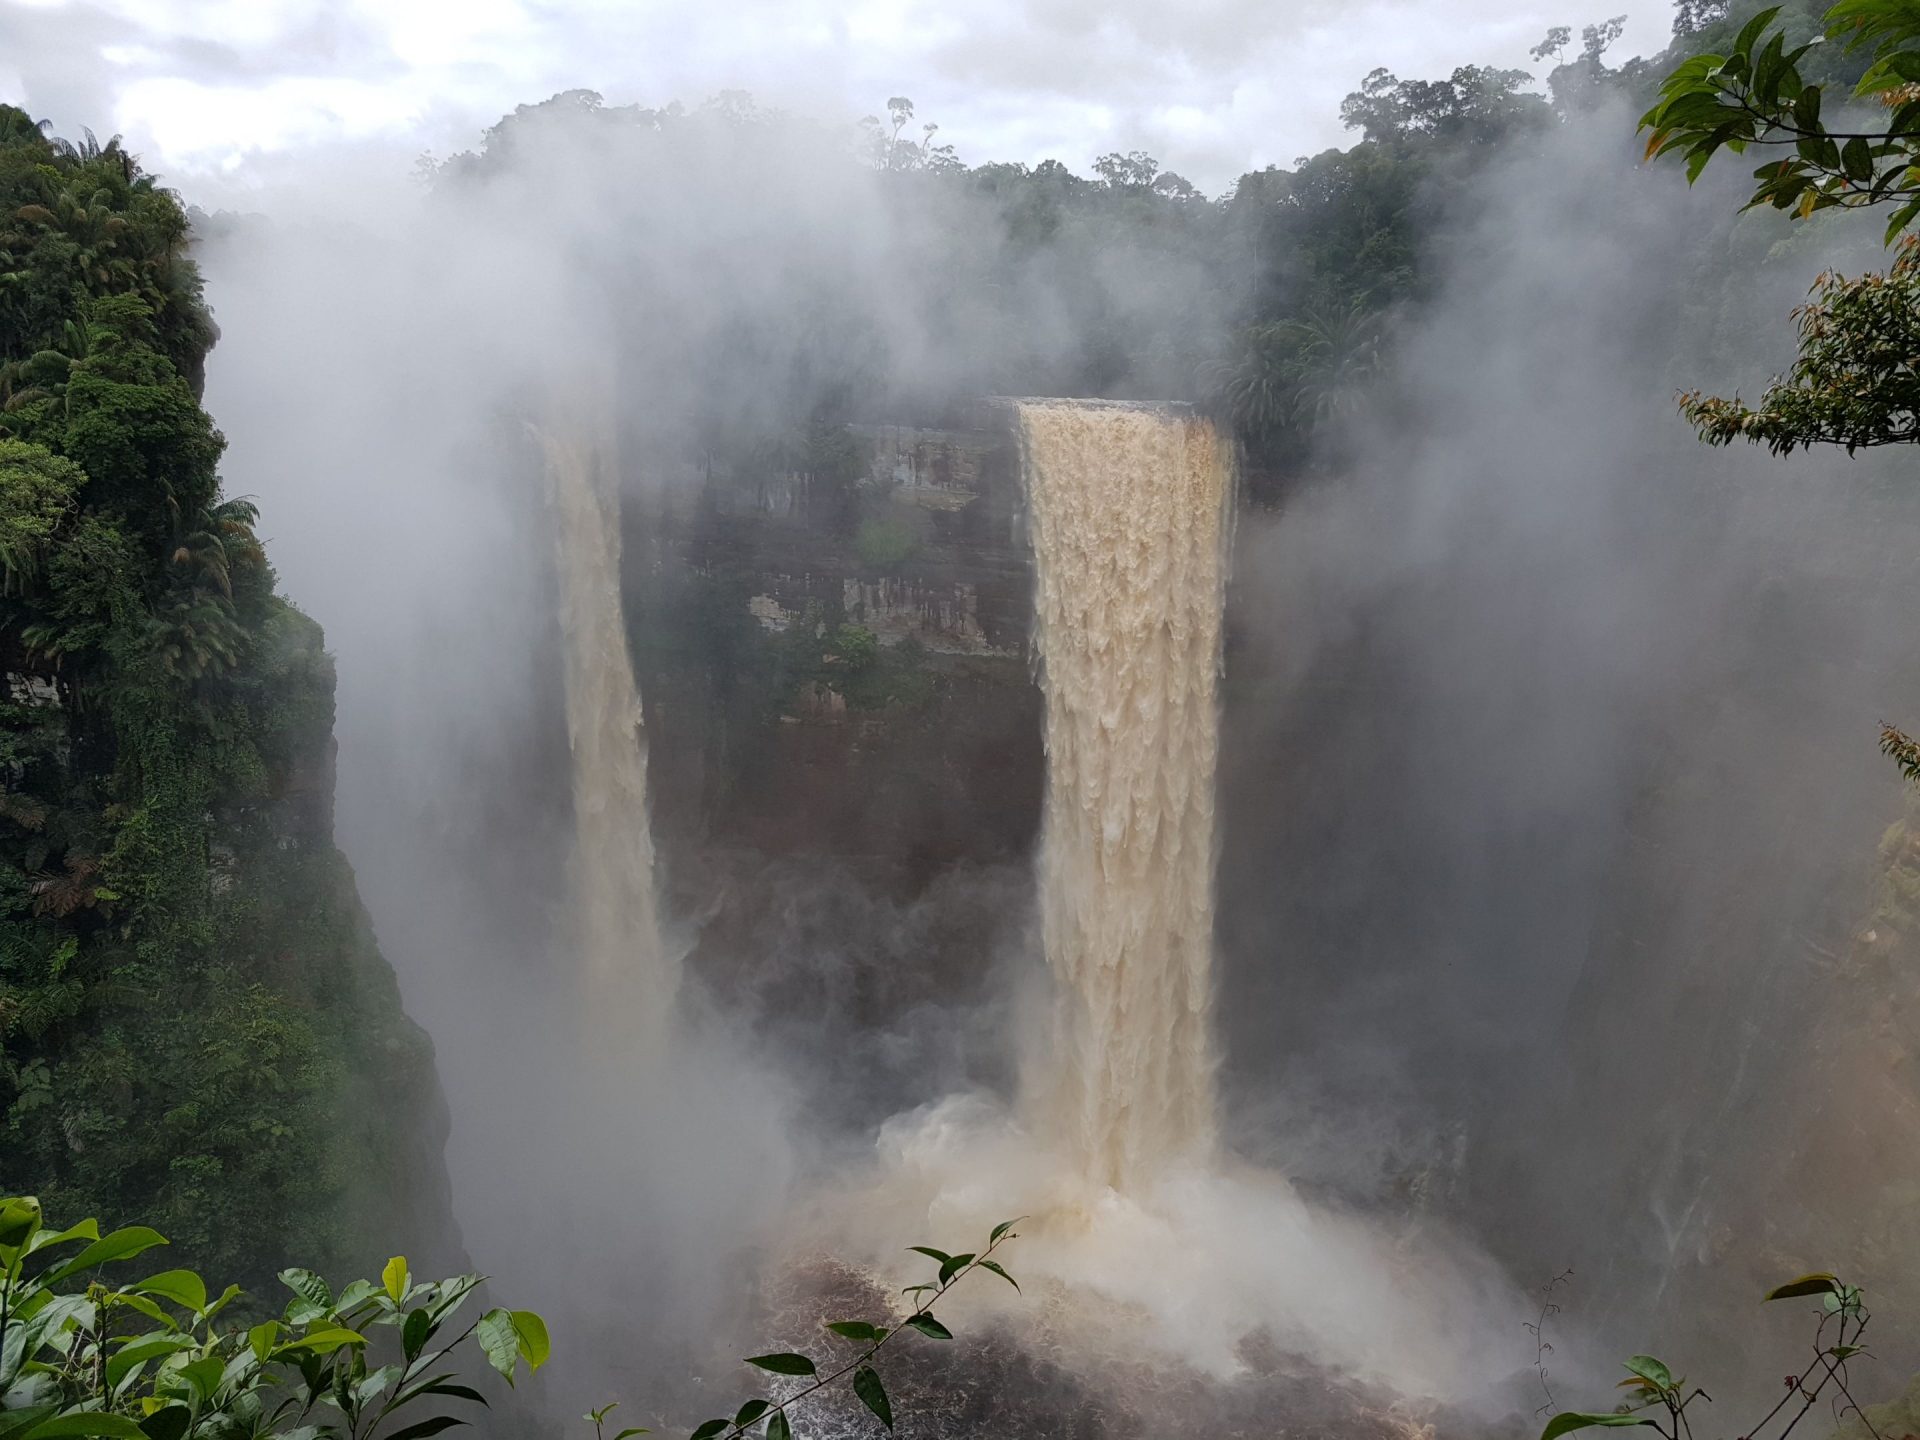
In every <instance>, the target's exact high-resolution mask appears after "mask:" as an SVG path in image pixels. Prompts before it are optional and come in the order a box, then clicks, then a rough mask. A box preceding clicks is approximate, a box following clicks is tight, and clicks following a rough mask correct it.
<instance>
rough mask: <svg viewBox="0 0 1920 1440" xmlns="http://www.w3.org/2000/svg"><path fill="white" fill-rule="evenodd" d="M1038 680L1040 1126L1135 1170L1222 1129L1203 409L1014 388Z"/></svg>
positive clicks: (1221, 529) (1224, 515)
mask: <svg viewBox="0 0 1920 1440" xmlns="http://www.w3.org/2000/svg"><path fill="white" fill-rule="evenodd" d="M1018 414H1019V424H1020V434H1021V440H1022V445H1023V450H1024V456H1025V463H1026V471H1027V484H1028V491H1029V506H1030V514H1031V529H1032V535H1033V548H1034V558H1035V562H1036V571H1037V582H1036V605H1035V611H1036V613H1035V630H1034V633H1035V643H1036V646H1037V649H1038V652H1039V659H1040V665H1041V672H1040V673H1041V684H1042V687H1043V689H1044V692H1045V695H1046V748H1047V790H1046V800H1045V811H1044V821H1043V831H1042V838H1041V851H1040V906H1041V928H1042V935H1043V940H1044V944H1045V949H1046V956H1047V963H1048V965H1049V967H1050V968H1051V970H1052V971H1053V974H1054V976H1055V980H1056V989H1057V992H1058V998H1057V1000H1056V1009H1055V1019H1054V1031H1053V1034H1052V1036H1051V1042H1052V1043H1051V1046H1050V1048H1049V1051H1048V1055H1047V1057H1046V1060H1045V1062H1044V1066H1043V1068H1042V1073H1041V1075H1040V1076H1039V1077H1038V1080H1039V1085H1038V1089H1039V1093H1038V1095H1037V1096H1036V1097H1035V1104H1036V1106H1037V1113H1036V1114H1035V1115H1034V1123H1035V1125H1036V1128H1037V1129H1038V1130H1039V1132H1040V1133H1041V1134H1042V1135H1045V1136H1047V1137H1049V1139H1050V1141H1051V1143H1052V1144H1053V1145H1055V1146H1057V1147H1058V1148H1059V1149H1060V1150H1061V1151H1062V1152H1063V1157H1064V1158H1068V1159H1070V1161H1071V1162H1073V1163H1075V1164H1076V1165H1077V1167H1078V1168H1079V1170H1080V1173H1081V1174H1083V1175H1084V1176H1085V1177H1086V1178H1087V1179H1089V1180H1092V1181H1095V1182H1097V1183H1100V1184H1104V1185H1108V1186H1112V1187H1114V1188H1115V1189H1122V1190H1124V1189H1127V1188H1129V1187H1130V1186H1131V1185H1133V1184H1135V1183H1137V1182H1140V1181H1141V1180H1143V1179H1145V1178H1147V1177H1149V1176H1150V1175H1152V1174H1153V1173H1154V1172H1155V1171H1156V1170H1157V1169H1159V1168H1160V1167H1162V1166H1163V1165H1164V1164H1165V1163H1166V1162H1167V1161H1168V1160H1170V1159H1173V1158H1177V1157H1181V1156H1194V1157H1199V1156H1204V1155H1205V1154H1206V1153H1207V1152H1208V1151H1209V1150H1210V1148H1211V1146H1212V1142H1213V1133H1214V1097H1213V1056H1212V1048H1211V1044H1210V1041H1209V1035H1208V1030H1209V1025H1208V996H1209V991H1210V987H1211V974H1210V971H1211V961H1212V947H1213V872H1214V794H1213V792H1214V770H1215V761H1216V756H1217V753H1218V748H1219V714H1218V697H1217V683H1218V679H1219V672H1220V643H1221V614H1222V610H1223V601H1224V586H1225V580H1226V556H1227V544H1226V537H1227V529H1228V519H1229V515H1230V506H1231V500H1232V473H1233V471H1232V463H1231V451H1230V449H1229V447H1228V445H1227V443H1226V442H1225V441H1224V440H1223V439H1222V438H1221V437H1220V435H1219V434H1218V433H1217V432H1216V431H1215V429H1214V427H1213V425H1212V424H1211V423H1210V422H1208V421H1207V420H1205V419H1202V418H1199V417H1197V416H1193V415H1189V414H1186V413H1183V412H1179V411H1174V410H1170V409H1167V408H1163V407H1145V406H1133V405H1120V404H1112V403H1102V402H1085V401H1027V402H1022V403H1021V404H1020V405H1019V411H1018Z"/></svg>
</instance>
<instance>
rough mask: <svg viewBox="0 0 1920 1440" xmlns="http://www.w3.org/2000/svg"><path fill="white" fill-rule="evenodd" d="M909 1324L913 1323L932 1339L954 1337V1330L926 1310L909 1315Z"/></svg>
mask: <svg viewBox="0 0 1920 1440" xmlns="http://www.w3.org/2000/svg"><path fill="white" fill-rule="evenodd" d="M907 1324H909V1325H911V1326H912V1327H913V1328H914V1329H916V1330H918V1331H919V1332H920V1333H921V1334H922V1335H925V1336H926V1337H927V1338H928V1339H930V1340H951V1339H952V1338H953V1331H951V1330H949V1329H948V1328H947V1327H946V1326H944V1325H942V1324H941V1323H940V1322H939V1321H938V1320H936V1319H934V1318H933V1316H931V1315H929V1314H928V1313H927V1312H926V1311H924V1310H922V1311H920V1313H919V1314H917V1315H909V1316H908V1317H907Z"/></svg>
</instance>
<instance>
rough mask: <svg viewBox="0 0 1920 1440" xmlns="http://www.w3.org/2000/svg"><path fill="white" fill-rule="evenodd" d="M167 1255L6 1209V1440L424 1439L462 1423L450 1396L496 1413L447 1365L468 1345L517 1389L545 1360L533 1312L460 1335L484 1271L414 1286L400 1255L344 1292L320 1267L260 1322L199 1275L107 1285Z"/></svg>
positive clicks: (0, 1264)
mask: <svg viewBox="0 0 1920 1440" xmlns="http://www.w3.org/2000/svg"><path fill="white" fill-rule="evenodd" d="M166 1244H167V1241H166V1239H165V1238H164V1237H162V1236H161V1235H160V1233H159V1232H158V1231H156V1230H152V1229H149V1228H147V1227H145V1226H138V1225H136V1226H129V1227H126V1228H123V1229H119V1230H114V1231H111V1232H110V1233H108V1234H106V1235H102V1234H101V1233H100V1228H99V1226H98V1225H97V1224H96V1223H95V1222H94V1221H92V1220H84V1221H82V1222H81V1223H80V1224H78V1225H75V1226H72V1227H70V1228H68V1229H64V1230H59V1231H54V1230H51V1229H49V1228H47V1227H46V1226H44V1225H43V1224H42V1222H41V1213H40V1204H39V1202H38V1201H37V1200H35V1199H32V1198H30V1197H15V1198H11V1199H6V1200H0V1434H3V1435H5V1436H6V1437H7V1440H54V1437H71V1436H101V1437H112V1440H233V1437H242V1436H245V1437H261V1440H264V1437H280V1440H374V1437H376V1436H384V1437H385V1440H424V1437H426V1436H429V1435H435V1434H439V1433H441V1432H442V1431H445V1430H448V1429H451V1428H454V1427H456V1426H460V1425H465V1424H467V1423H468V1422H467V1420H466V1419H465V1418H463V1417H462V1415H461V1414H459V1413H458V1412H457V1411H450V1410H449V1408H448V1403H447V1402H449V1401H456V1402H459V1404H460V1405H461V1406H468V1405H480V1406H485V1405H486V1403H487V1401H486V1399H485V1397H484V1396H482V1395H481V1394H480V1392H479V1391H477V1390H475V1389H473V1388H472V1387H471V1386H470V1385H467V1384H465V1383H463V1382H462V1381H461V1380H460V1378H459V1374H458V1371H457V1369H451V1368H443V1367H444V1366H447V1365H448V1364H449V1361H448V1357H449V1356H450V1355H454V1354H455V1352H458V1351H462V1350H463V1348H467V1341H468V1340H469V1339H471V1340H472V1341H473V1342H474V1344H475V1346H477V1347H478V1348H479V1349H480V1350H481V1351H482V1352H483V1354H484V1356H485V1358H486V1360H487V1362H488V1363H489V1364H490V1365H491V1366H492V1367H493V1368H494V1369H495V1370H497V1371H499V1373H500V1374H501V1375H502V1376H504V1377H505V1379H506V1380H507V1383H508V1384H512V1383H513V1379H514V1376H515V1373H516V1371H517V1370H518V1369H519V1366H520V1364H521V1362H523V1361H524V1362H525V1363H526V1365H527V1368H528V1369H529V1370H537V1369H539V1368H540V1366H541V1365H542V1364H544V1363H545V1362H546V1359H547V1354H548V1348H549V1346H548V1340H547V1329H546V1325H545V1323H544V1322H543V1321H542V1320H541V1318H540V1317H539V1316H538V1315H536V1314H534V1313H533V1312H532V1311H529V1310H505V1309H500V1308H494V1309H490V1310H488V1311H486V1312H485V1313H483V1314H480V1315H477V1316H474V1317H473V1318H472V1319H471V1320H467V1321H466V1322H465V1324H464V1327H462V1326H461V1324H460V1319H459V1317H460V1312H461V1311H462V1310H463V1308H464V1307H465V1306H466V1305H467V1302H468V1301H470V1300H471V1299H472V1298H473V1297H474V1294H475V1292H476V1291H477V1290H478V1288H479V1286H480V1284H481V1277H480V1276H478V1275H460V1276H455V1277H454V1278H452V1279H449V1280H441V1281H435V1282H431V1283H422V1282H418V1281H416V1280H415V1279H414V1277H413V1275H412V1274H411V1272H410V1271H409V1269H408V1266H407V1262H406V1260H405V1258H404V1257H401V1256H395V1257H394V1258H393V1259H391V1260H389V1261H388V1262H387V1265H386V1268H385V1270H384V1271H383V1273H382V1275H381V1278H380V1280H379V1281H378V1282H377V1283H376V1282H374V1281H369V1280H356V1281H354V1282H353V1283H352V1284H350V1285H348V1286H346V1287H345V1288H344V1289H342V1290H341V1292H340V1293H339V1295H338V1296H336V1295H334V1293H333V1292H332V1291H331V1290H330V1289H329V1288H328V1286H327V1284H326V1282H325V1281H324V1280H322V1279H321V1278H320V1277H319V1276H318V1275H316V1274H314V1273H313V1272H312V1271H310V1270H300V1269H291V1270H283V1271H281V1272H280V1277H279V1278H280V1281H281V1283H282V1284H283V1285H284V1286H285V1287H286V1288H287V1289H288V1290H290V1291H292V1293H293V1298H292V1299H291V1300H289V1301H288V1302H287V1305H286V1307H285V1309H284V1310H283V1311H281V1313H280V1314H279V1315H278V1316H276V1317H271V1318H259V1317H252V1318H255V1319H256V1320H257V1323H254V1324H251V1325H248V1324H246V1323H244V1322H239V1323H236V1322H233V1321H227V1322H225V1323H222V1321H223V1317H226V1316H231V1315H238V1314H240V1313H241V1312H242V1311H243V1310H244V1309H245V1308H246V1303H247V1302H246V1298H245V1297H244V1296H243V1294H242V1292H241V1290H240V1287H239V1286H237V1285H230V1286H228V1287H227V1288H226V1289H225V1290H223V1291H220V1292H219V1293H217V1294H215V1293H213V1292H212V1291H210V1289H209V1288H208V1286H207V1284H206V1283H205V1281H203V1280H202V1279H201V1278H200V1276H199V1275H197V1274H195V1273H194V1272H193V1271H191V1270H186V1269H173V1270H162V1271H159V1272H157V1273H155V1274H152V1275H149V1276H147V1277H146V1278H145V1279H142V1280H135V1281H132V1282H130V1283H125V1284H109V1283H107V1281H106V1280H105V1279H104V1278H101V1272H102V1271H103V1270H105V1269H106V1268H108V1267H118V1266H122V1265H125V1264H127V1263H128V1262H130V1261H132V1260H134V1259H136V1258H138V1257H139V1256H141V1255H143V1254H146V1253H148V1252H149V1251H151V1250H153V1249H155V1248H157V1247H159V1246H164V1245H166ZM463 1358H464V1356H461V1357H460V1358H459V1359H456V1360H454V1361H453V1362H451V1363H452V1364H453V1365H455V1366H457V1365H458V1364H459V1363H460V1359H463ZM370 1361H378V1362H379V1363H370ZM430 1412H431V1413H430Z"/></svg>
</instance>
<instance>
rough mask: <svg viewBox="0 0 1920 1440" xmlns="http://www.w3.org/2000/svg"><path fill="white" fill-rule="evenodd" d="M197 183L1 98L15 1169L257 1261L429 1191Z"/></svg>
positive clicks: (320, 676)
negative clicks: (238, 388) (226, 332)
mask: <svg viewBox="0 0 1920 1440" xmlns="http://www.w3.org/2000/svg"><path fill="white" fill-rule="evenodd" d="M188 243H189V233H188V224H187V218H186V215H185V214H184V212H183V211H182V209H181V207H180V204H179V201H178V200H177V199H176V198H175V197H174V196H173V195H172V194H171V193H170V192H168V191H167V190H165V189H162V188H161V187H160V186H159V185H158V184H157V183H156V182H155V180H154V179H153V177H152V176H150V175H148V174H146V173H145V172H144V171H143V170H142V169H141V167H140V165H139V164H138V162H137V161H136V160H135V159H134V158H133V157H132V156H131V155H129V154H127V153H126V152H125V151H124V150H123V149H121V148H120V145H119V143H118V142H117V141H109V142H108V143H107V144H105V145H100V144H98V143H96V142H95V141H94V139H93V137H92V136H88V137H87V139H86V140H85V142H84V143H81V144H68V143H66V142H63V141H58V140H52V139H49V138H48V137H47V136H46V135H45V134H44V133H43V130H42V127H41V126H39V125H37V124H35V123H34V122H33V121H32V120H31V119H30V118H29V117H28V116H27V115H25V114H24V113H23V112H21V111H19V110H16V109H13V108H10V107H5V106H0V571H3V572H4V584H3V585H0V662H3V663H0V671H4V681H5V684H6V687H7V693H6V694H5V695H0V767H4V768H3V769H0V1187H12V1188H18V1189H22V1190H26V1189H31V1190H34V1191H37V1192H38V1193H40V1194H41V1195H43V1196H44V1197H46V1199H47V1202H48V1203H49V1204H50V1205H56V1206H58V1207H59V1208H60V1209H62V1210H67V1211H69V1212H72V1211H84V1212H90V1213H98V1214H101V1215H103V1216H105V1217H107V1218H108V1219H109V1220H119V1219H122V1218H125V1217H128V1216H130V1215H132V1214H136V1213H137V1214H139V1215H141V1216H142V1217H144V1218H149V1219H152V1220H153V1221H155V1222H156V1223H158V1224H160V1225H161V1226H163V1227H165V1229H166V1230H167V1232H168V1233H169V1234H170V1235H171V1236H172V1237H173V1239H174V1241H175V1243H176V1244H177V1245H179V1246H181V1247H182V1248H183V1249H184V1250H185V1251H186V1252H187V1255H188V1257H189V1258H190V1259H191V1260H193V1261H194V1262H196V1263H199V1262H217V1263H218V1264H219V1265H220V1266H221V1267H222V1268H223V1269H226V1270H229V1271H231V1272H232V1273H235V1274H237V1275H239V1276H240V1277H242V1278H243V1279H245V1280H247V1281H248V1282H256V1281H258V1280H260V1279H261V1278H262V1277H264V1276H270V1275H271V1274H272V1273H273V1271H274V1269H276V1268H277V1265H278V1259H279V1257H280V1256H281V1255H283V1254H284V1253H287V1252H288V1251H290V1250H298V1251H300V1252H301V1253H305V1254H309V1255H313V1256H315V1257H317V1258H319V1259H320V1260H322V1261H323V1262H326V1263H332V1262H334V1261H337V1260H338V1259H340V1258H341V1256H342V1252H343V1250H344V1249H345V1247H346V1246H347V1244H348V1242H349V1237H351V1236H352V1235H354V1234H355V1233H356V1230H357V1223H356V1222H357V1218H358V1214H359V1212H360V1211H362V1210H363V1209H364V1208H366V1207H367V1206H369V1205H374V1204H376V1203H377V1204H378V1206H379V1207H380V1208H381V1209H383V1210H387V1209H390V1208H391V1207H392V1206H394V1205H395V1204H398V1205H399V1206H400V1209H401V1212H402V1213H406V1211H407V1210H408V1209H409V1208H410V1207H418V1206H419V1202H420V1200H421V1199H422V1198H423V1197H421V1196H420V1195H418V1194H414V1195H412V1196H410V1197H408V1196H406V1195H405V1194H404V1193H403V1192H406V1191H407V1190H409V1189H410V1188H411V1187H413V1186H414V1185H415V1183H416V1180H415V1177H414V1176H413V1175H412V1174H411V1173H410V1171H411V1167H410V1165H409V1163H408V1161H407V1159H406V1154H405V1151H406V1147H407V1146H408V1145H409V1144H410V1143H411V1140H410V1137H409V1136H407V1135H406V1133H405V1131H406V1130H407V1129H408V1128H409V1127H412V1126H414V1125H416V1124H417V1123H418V1122H419V1119H420V1115H419V1104H418V1102H419V1099H420V1098H421V1097H422V1096H423V1095H426V1094H429V1093H430V1087H431V1083H432V1082H431V1074H430V1068H429V1067H430V1059H429V1055H428V1051H427V1047H426V1043H425V1040H424V1037H423V1036H421V1035H420V1034H419V1033H418V1032H417V1031H416V1030H415V1029H414V1028H413V1027H412V1026H411V1025H410V1024H409V1023H408V1022H407V1021H406V1020H405V1019H404V1017H403V1016H402V1015H401V1014H400V1010H399V1000H398V995H397V992H396V990H395V987H394V984H393V980H392V976H391V974H390V972H389V971H388V970H387V968H386V966H385V963H384V962H383V961H382V960H381V958H380V956H379V954H378V953H377V951H376V950H375V949H374V947H373V943H372V940H371V936H370V933H369V930H368V926H367V922H366V918H365V916H364V914H363V913H362V912H361V910H360V908H359V903H358V900H357V899H356V897H355V894H354V888H353V882H352V877H351V875H350V874H349V872H348V871H347V869H346V866H345V864H344V862H343V861H342V860H341V858H340V856H339V854H338V852H337V851H336V850H335V849H334V847H333V841H332V833H331V831H332V794H331V792H332V771H331V753H332V722H333V669H332V664H331V661H330V660H329V658H328V657H327V655H326V653H325V651H324V649H323V647H322V641H321V636H320V632H319V629H318V627H317V626H315V625H314V624H313V622H312V621H311V620H309V619H308V618H307V617H306V616H304V615H302V614H301V613H300V612H299V611H298V610H296V609H295V608H293V606H291V605H290V604H288V603H287V602H286V601H285V600H283V599H282V598H280V596H278V595H277V594H276V593H275V591H274V577H273V571H272V569H271V567H270V566H269V565H268V563H267V558H266V555H265V553H264V552H263V550H262V548H261V546H260V543H259V541H258V540H257V539H256V537H255V535H254V532H253V520H254V509H253V507H252V505H251V504H249V503H248V502H247V501H246V500H244V499H233V498H227V497H225V496H223V495H222V493H221V489H220V482H219V477H218V473H217V466H218V462H219V458H220V453H221V449H222V443H223V442H222V440H221V437H220V434H219V432H218V431H217V430H216V429H215V428H214V425H213V422H212V420H211V419H210V418H209V416H208V415H207V413H206V412H205V411H204V410H203V409H202V408H201V406H200V403H199V387H200V381H201V376H202V374H203V370H204V365H205V361H206V356H207V351H208V349H209V347H210V346H211V344H212V342H213V339H214V334H215V331H214V326H213V322H212V320H211V318H210V316H209V315H208V312H207V309H206V307H205V305H204V304H203V303H202V300H201V282H200V277H199V274H198V272H197V270H196V269H195V267H194V264H193V261H192V259H191V257H190V255H189V253H188Z"/></svg>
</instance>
